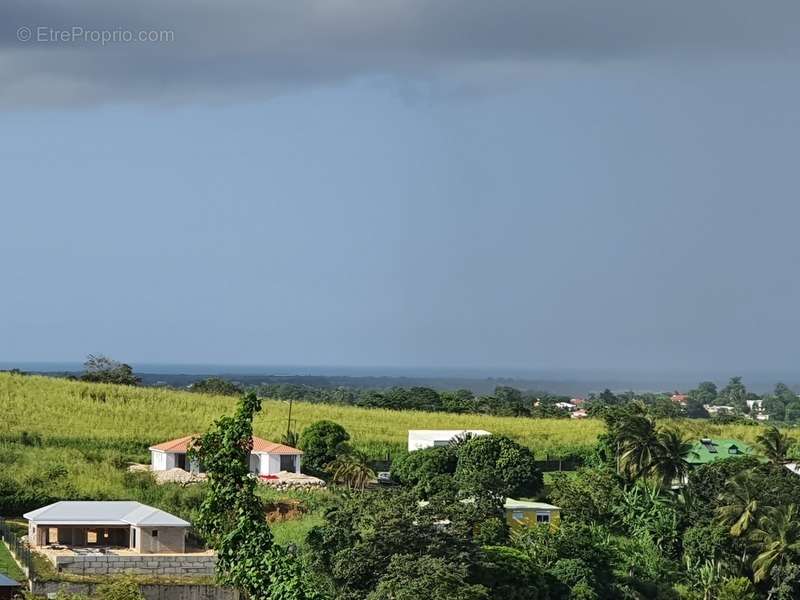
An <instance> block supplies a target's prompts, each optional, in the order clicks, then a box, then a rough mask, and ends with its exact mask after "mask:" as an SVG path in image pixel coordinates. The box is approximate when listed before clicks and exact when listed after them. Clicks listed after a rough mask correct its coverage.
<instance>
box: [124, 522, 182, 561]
mask: <svg viewBox="0 0 800 600" xmlns="http://www.w3.org/2000/svg"><path fill="white" fill-rule="evenodd" d="M131 549H132V550H133V551H134V552H138V553H139V554H158V553H165V554H172V553H176V554H183V553H184V552H186V528H185V527H138V526H134V527H131Z"/></svg>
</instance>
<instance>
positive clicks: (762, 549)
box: [750, 504, 800, 583]
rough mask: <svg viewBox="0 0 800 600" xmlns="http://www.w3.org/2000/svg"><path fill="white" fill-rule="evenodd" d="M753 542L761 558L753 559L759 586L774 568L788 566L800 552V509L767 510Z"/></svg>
mask: <svg viewBox="0 0 800 600" xmlns="http://www.w3.org/2000/svg"><path fill="white" fill-rule="evenodd" d="M750 539H751V540H752V541H753V542H755V544H756V547H757V548H758V550H757V551H758V555H757V556H756V557H755V559H753V575H754V579H755V582H756V583H758V582H760V581H763V580H764V579H766V578H767V576H768V575H769V572H770V571H771V570H772V567H774V566H776V565H781V564H785V563H787V562H789V561H790V560H792V558H793V557H795V556H796V555H797V554H798V553H800V521H798V510H797V506H796V505H794V504H789V505H788V506H778V507H775V508H769V509H766V510H765V511H764V514H763V515H762V516H761V518H759V520H758V528H757V529H754V530H753V531H752V533H751V534H750Z"/></svg>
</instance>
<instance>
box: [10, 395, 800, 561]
mask: <svg viewBox="0 0 800 600" xmlns="http://www.w3.org/2000/svg"><path fill="white" fill-rule="evenodd" d="M576 406H579V404H578V405H576ZM575 410H581V409H579V408H577V407H576V408H575ZM485 435H490V433H489V432H488V431H485V430H482V429H446V430H410V431H409V432H408V451H409V452H414V451H417V450H421V449H424V448H435V447H439V446H447V445H449V444H451V443H453V442H454V441H457V440H459V439H464V438H465V437H468V436H485ZM195 437H196V436H185V437H182V438H178V439H174V440H169V441H166V442H162V443H160V444H156V445H154V446H152V447H151V448H150V453H151V459H152V463H151V468H152V469H153V470H154V471H156V472H158V471H165V470H170V469H180V470H185V471H187V472H196V473H202V465H200V464H197V463H195V462H193V461H192V460H191V459H189V458H188V456H187V453H188V450H189V448H190V447H191V443H192V440H193V439H194V438H195ZM752 453H753V450H752V448H750V446H748V445H747V444H744V443H742V442H739V441H737V440H724V439H710V438H703V439H701V440H699V441H698V442H697V443H696V444H695V445H694V447H693V448H692V451H691V452H690V454H689V457H688V462H689V463H690V464H693V465H701V464H706V463H709V462H712V461H715V460H720V459H722V458H727V457H730V456H740V455H750V454H752ZM302 455H303V453H302V451H300V450H298V449H296V448H292V447H290V446H286V445H284V444H278V443H274V442H269V441H267V440H263V439H261V438H257V437H254V438H253V449H252V452H251V454H250V458H249V465H250V471H251V472H252V473H253V475H254V476H257V477H273V476H275V475H276V474H278V473H281V472H290V473H300V469H301V461H302ZM787 468H789V469H790V470H793V472H796V473H800V468H798V467H797V465H794V464H792V465H788V466H787ZM504 508H505V516H506V521H507V523H508V524H509V526H510V527H512V528H518V527H528V526H531V525H535V524H549V525H550V526H557V524H558V522H559V520H560V511H561V509H560V508H559V507H557V506H554V505H552V504H548V503H546V502H537V501H533V500H527V499H516V498H508V499H507V500H506V502H505V507H504ZM24 517H25V518H26V519H27V520H28V544H29V546H31V547H32V548H35V549H37V550H39V551H41V552H43V553H44V554H45V555H46V556H47V558H49V559H50V561H51V562H52V563H53V564H54V566H55V567H56V569H57V570H58V571H60V572H67V573H80V574H100V573H102V574H112V573H120V572H132V573H137V574H147V575H170V576H175V575H194V576H197V575H211V574H213V572H214V565H215V560H216V558H215V556H214V554H213V552H210V551H205V550H202V549H194V548H190V547H189V545H188V544H187V539H188V534H189V529H190V527H191V525H190V523H189V522H187V521H185V520H183V519H181V518H179V517H176V516H175V515H171V514H169V513H167V512H164V511H163V510H159V509H157V508H154V507H151V506H147V505H144V504H141V503H139V502H132V501H75V502H73V501H62V502H56V503H54V504H50V505H48V506H44V507H42V508H39V509H37V510H34V511H31V512H28V513H26V514H25V515H24Z"/></svg>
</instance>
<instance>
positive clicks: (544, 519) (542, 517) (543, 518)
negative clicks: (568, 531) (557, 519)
mask: <svg viewBox="0 0 800 600" xmlns="http://www.w3.org/2000/svg"><path fill="white" fill-rule="evenodd" d="M536 522H537V523H549V522H550V513H546V512H538V513H536Z"/></svg>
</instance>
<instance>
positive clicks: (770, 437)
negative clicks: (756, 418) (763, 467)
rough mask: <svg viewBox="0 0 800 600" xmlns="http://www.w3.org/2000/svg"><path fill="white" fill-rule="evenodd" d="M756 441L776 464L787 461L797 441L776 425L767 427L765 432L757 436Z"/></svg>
mask: <svg viewBox="0 0 800 600" xmlns="http://www.w3.org/2000/svg"><path fill="white" fill-rule="evenodd" d="M756 442H758V444H759V445H760V446H761V450H762V451H763V452H764V455H765V456H766V457H767V458H768V459H769V460H770V461H772V462H773V463H774V464H776V465H782V464H783V463H785V462H786V457H787V455H788V454H789V450H791V448H792V446H794V444H795V441H794V440H793V439H792V438H790V437H789V436H788V435H786V434H785V433H782V432H781V430H780V429H778V428H777V427H775V426H772V427H769V428H767V430H766V431H764V433H762V434H760V435H759V436H758V437H757V438H756Z"/></svg>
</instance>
